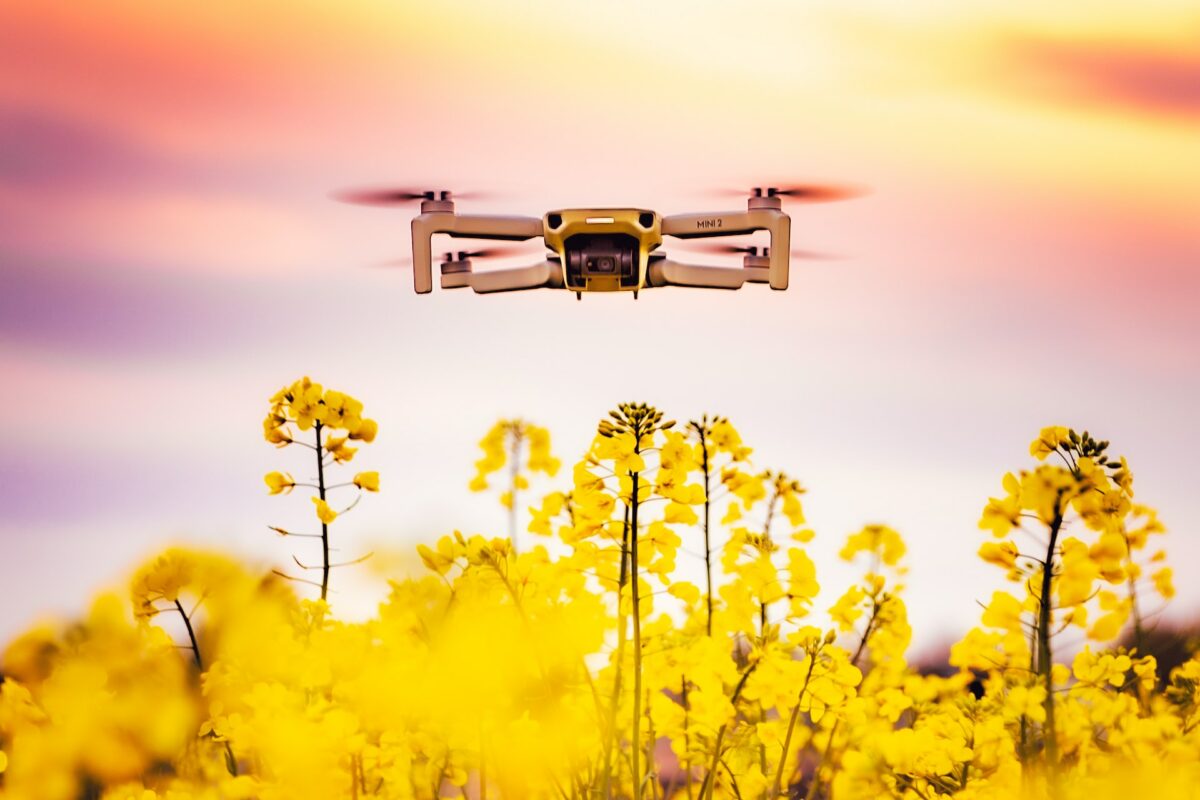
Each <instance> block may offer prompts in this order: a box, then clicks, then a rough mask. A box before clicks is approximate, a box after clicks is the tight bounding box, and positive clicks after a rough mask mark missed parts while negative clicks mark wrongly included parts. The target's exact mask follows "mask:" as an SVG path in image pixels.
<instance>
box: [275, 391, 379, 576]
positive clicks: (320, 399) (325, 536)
mask: <svg viewBox="0 0 1200 800" xmlns="http://www.w3.org/2000/svg"><path fill="white" fill-rule="evenodd" d="M362 412H363V405H362V403H360V402H359V401H358V400H355V399H354V398H353V397H351V396H350V395H348V394H345V393H343V392H338V391H334V390H333V389H325V388H323V387H322V386H321V384H319V383H313V382H312V380H311V379H310V378H308V377H304V378H301V379H300V380H298V381H296V382H295V383H292V384H291V385H290V386H284V387H283V388H282V389H280V390H279V391H278V392H276V393H275V394H274V395H273V396H272V397H271V409H270V411H268V412H267V417H266V419H265V420H263V432H264V436H265V437H266V440H267V441H268V442H270V443H271V444H274V445H276V446H277V447H287V446H289V445H297V446H299V447H304V448H308V449H310V450H312V451H313V454H314V455H315V458H316V464H315V467H316V475H315V476H314V477H313V478H312V479H311V481H308V482H302V483H297V481H296V479H295V478H293V477H292V475H291V473H288V472H268V473H267V474H266V475H264V476H263V481H264V482H265V483H266V484H267V491H268V492H269V493H270V494H273V495H274V494H287V493H289V492H291V491H292V489H294V488H296V487H297V486H302V487H305V488H308V489H311V490H312V491H313V492H314V494H313V495H312V496H311V497H310V498H309V499H310V500H312V504H313V512H314V513H315V515H316V518H317V522H318V524H319V525H320V528H321V532H320V533H303V532H297V531H292V530H288V529H286V528H282V527H279V526H276V525H272V526H270V528H271V530H273V531H275V532H276V533H277V534H279V535H280V536H292V537H300V538H310V539H320V540H321V555H322V561H321V563H320V564H312V565H308V564H305V563H304V562H302V561H300V559H298V558H296V557H294V556H293V558H292V560H293V561H295V563H296V566H298V567H299V568H300V569H302V570H306V571H308V570H313V571H320V573H321V581H320V582H319V583H318V582H316V581H310V580H307V579H305V578H296V577H292V576H290V575H287V574H286V573H283V572H276V574H278V575H280V576H282V577H284V578H288V579H289V580H294V581H299V582H301V583H308V584H312V585H313V586H317V587H319V588H320V590H321V599H322V600H324V599H325V596H326V594H327V593H328V592H329V572H330V570H331V569H333V568H335V567H343V566H349V565H351V564H357V563H360V562H362V561H364V560H366V559H367V558H370V556H371V554H370V553H368V554H367V555H365V556H362V557H360V558H356V559H354V560H352V561H344V562H341V563H339V564H334V563H331V562H330V560H329V554H330V550H331V548H330V545H329V526H330V525H332V524H333V521H334V520H336V519H337V518H338V517H339V516H340V515H342V514H344V513H346V512H347V511H349V510H351V509H352V508H354V506H355V505H357V504H358V501H359V500H360V499H361V493H362V492H378V491H379V473H378V472H375V471H373V470H368V471H366V472H359V473H357V474H355V475H354V477H353V478H351V479H350V480H349V481H344V482H342V483H333V482H331V481H330V480H329V479H328V474H327V473H328V472H329V470H330V469H332V468H333V467H334V466H335V465H342V464H348V463H349V462H350V461H352V460H353V459H354V455H355V454H356V453H357V452H358V448H357V447H352V446H351V445H350V442H362V443H364V444H370V443H371V442H373V441H375V434H376V433H378V431H379V426H378V424H376V422H375V420H373V419H368V418H366V417H364V416H363V414H362ZM293 426H295V428H296V429H299V431H310V430H311V431H312V439H313V440H312V442H311V443H309V442H305V441H302V440H301V439H300V438H299V435H300V434H299V433H298V432H297V430H294V429H293ZM350 487H353V488H355V489H357V490H358V491H359V493H360V494H359V497H356V498H355V499H354V500H353V501H352V502H350V503H349V504H348V505H347V506H345V507H344V508H341V509H335V508H334V507H333V506H332V505H331V504H330V502H329V500H330V496H331V494H332V493H333V492H334V491H336V490H338V489H346V488H350Z"/></svg>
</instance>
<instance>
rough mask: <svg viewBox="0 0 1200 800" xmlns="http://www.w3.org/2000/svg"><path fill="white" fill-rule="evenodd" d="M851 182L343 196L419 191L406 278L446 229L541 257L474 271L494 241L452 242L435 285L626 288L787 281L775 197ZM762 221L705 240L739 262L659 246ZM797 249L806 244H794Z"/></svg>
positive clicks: (422, 269)
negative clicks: (471, 245) (598, 203)
mask: <svg viewBox="0 0 1200 800" xmlns="http://www.w3.org/2000/svg"><path fill="white" fill-rule="evenodd" d="M856 194H857V192H856V191H855V190H852V189H847V188H841V187H832V186H811V185H808V186H794V187H777V186H768V187H756V188H754V189H751V190H750V191H749V192H748V195H749V196H748V197H747V199H746V210H745V211H722V212H714V213H701V214H672V215H669V216H662V215H660V214H659V213H658V212H656V211H651V210H649V209H643V208H567V209H559V210H556V211H549V212H547V213H546V214H545V215H543V216H542V217H541V218H540V219H539V218H537V217H521V216H496V215H490V214H459V213H458V212H457V211H456V209H455V200H456V199H463V198H465V197H468V196H467V195H453V194H452V193H451V192H449V191H446V190H412V189H372V190H362V191H352V192H345V193H342V194H340V195H338V197H339V198H340V199H342V200H345V201H347V202H352V203H359V204H364V205H377V206H393V205H399V204H404V203H408V202H413V201H420V204H421V206H420V208H421V210H420V213H419V214H418V215H417V216H416V217H415V218H413V221H412V268H413V288H415V289H416V291H417V293H418V294H427V293H428V292H430V291H432V290H433V253H432V249H433V247H432V241H433V236H434V234H439V233H440V234H446V235H448V236H450V237H452V238H461V239H482V240H499V241H509V242H516V241H528V240H531V239H542V240H543V242H544V243H545V245H546V249H547V250H549V251H551V252H549V253H547V255H546V257H545V259H544V260H542V261H540V262H538V263H535V264H530V265H528V266H524V267H516V268H509V269H490V270H483V271H479V272H476V271H475V270H474V268H473V262H474V261H477V260H482V259H485V258H488V257H491V256H495V255H502V254H503V251H502V250H496V249H488V250H459V251H457V252H450V253H446V254H445V255H444V256H443V257H442V260H441V288H442V289H460V288H465V287H468V286H469V287H470V288H471V289H473V290H474V291H475V292H476V293H478V294H490V293H493V292H512V291H520V290H524V289H565V290H567V291H571V292H574V293H575V296H576V297H577V298H580V299H582V296H583V293H584V292H633V296H634V298H636V297H637V295H638V292H640V291H641V290H643V289H651V288H658V287H662V286H692V287H697V288H705V289H740V288H741V287H742V286H743V285H744V284H747V283H766V284H770V286H771V288H772V289H777V290H783V289H786V288H787V287H788V266H789V256H791V255H793V253H792V251H791V249H790V247H791V217H789V216H788V215H787V214H786V213H784V211H783V199H784V198H785V197H786V198H793V199H796V200H800V201H804V202H820V201H828V200H841V199H845V198H848V197H853V196H855V195H856ZM756 231H766V232H767V233H768V234H769V235H770V245H769V246H768V247H763V248H761V249H760V248H758V247H735V246H729V245H725V246H721V245H713V244H710V246H709V247H708V252H714V253H726V254H741V255H742V256H743V259H742V266H741V267H721V266H706V265H701V264H688V263H683V262H681V261H676V260H674V259H673V258H671V257H670V256H668V255H667V254H666V253H665V252H662V251H661V250H660V248H661V247H662V246H663V237H664V236H670V237H674V238H675V239H680V240H688V239H712V238H716V237H727V236H739V235H744V234H750V233H754V232H756ZM795 255H798V256H801V257H804V256H805V255H806V254H803V253H795Z"/></svg>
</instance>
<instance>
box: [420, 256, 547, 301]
mask: <svg viewBox="0 0 1200 800" xmlns="http://www.w3.org/2000/svg"><path fill="white" fill-rule="evenodd" d="M562 285H563V282H562V267H561V266H560V265H559V263H558V262H557V261H543V262H542V263H540V264H530V265H529V266H527V267H514V268H512V269H491V270H488V271H487V272H467V273H457V274H451V275H443V276H442V288H443V289H447V288H458V287H460V286H470V287H471V288H472V289H474V290H475V293H476V294H492V293H494V292H518V291H522V290H524V289H561V288H562Z"/></svg>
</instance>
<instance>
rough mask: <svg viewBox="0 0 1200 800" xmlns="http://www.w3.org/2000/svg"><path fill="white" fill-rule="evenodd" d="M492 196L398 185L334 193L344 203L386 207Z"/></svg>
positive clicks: (480, 193) (482, 193)
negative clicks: (421, 201) (419, 201)
mask: <svg viewBox="0 0 1200 800" xmlns="http://www.w3.org/2000/svg"><path fill="white" fill-rule="evenodd" d="M491 196H492V195H490V194H488V193H487V192H452V191H449V190H446V189H415V188H411V187H397V186H384V187H377V188H364V189H346V190H343V191H340V192H334V194H333V197H334V199H335V200H340V201H341V202H343V203H353V204H355V205H361V206H385V207H386V206H399V205H404V204H406V203H412V202H415V201H417V200H438V199H446V200H482V199H486V198H488V197H491Z"/></svg>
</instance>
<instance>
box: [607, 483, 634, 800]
mask: <svg viewBox="0 0 1200 800" xmlns="http://www.w3.org/2000/svg"><path fill="white" fill-rule="evenodd" d="M620 570H621V571H620V576H619V578H618V579H617V650H616V670H615V675H614V676H613V693H612V703H611V706H610V709H609V718H608V747H607V748H606V750H605V753H604V797H605V800H611V798H612V761H613V751H614V749H615V748H616V747H617V743H618V740H619V737H618V736H617V710H618V708H619V707H620V704H621V678H622V673H623V671H624V669H623V667H624V664H625V640H626V629H625V614H624V612H623V611H622V610H621V608H622V603H623V599H624V597H625V583H626V581H628V580H629V506H626V507H625V519H624V522H623V524H622V526H621V567H620Z"/></svg>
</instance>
